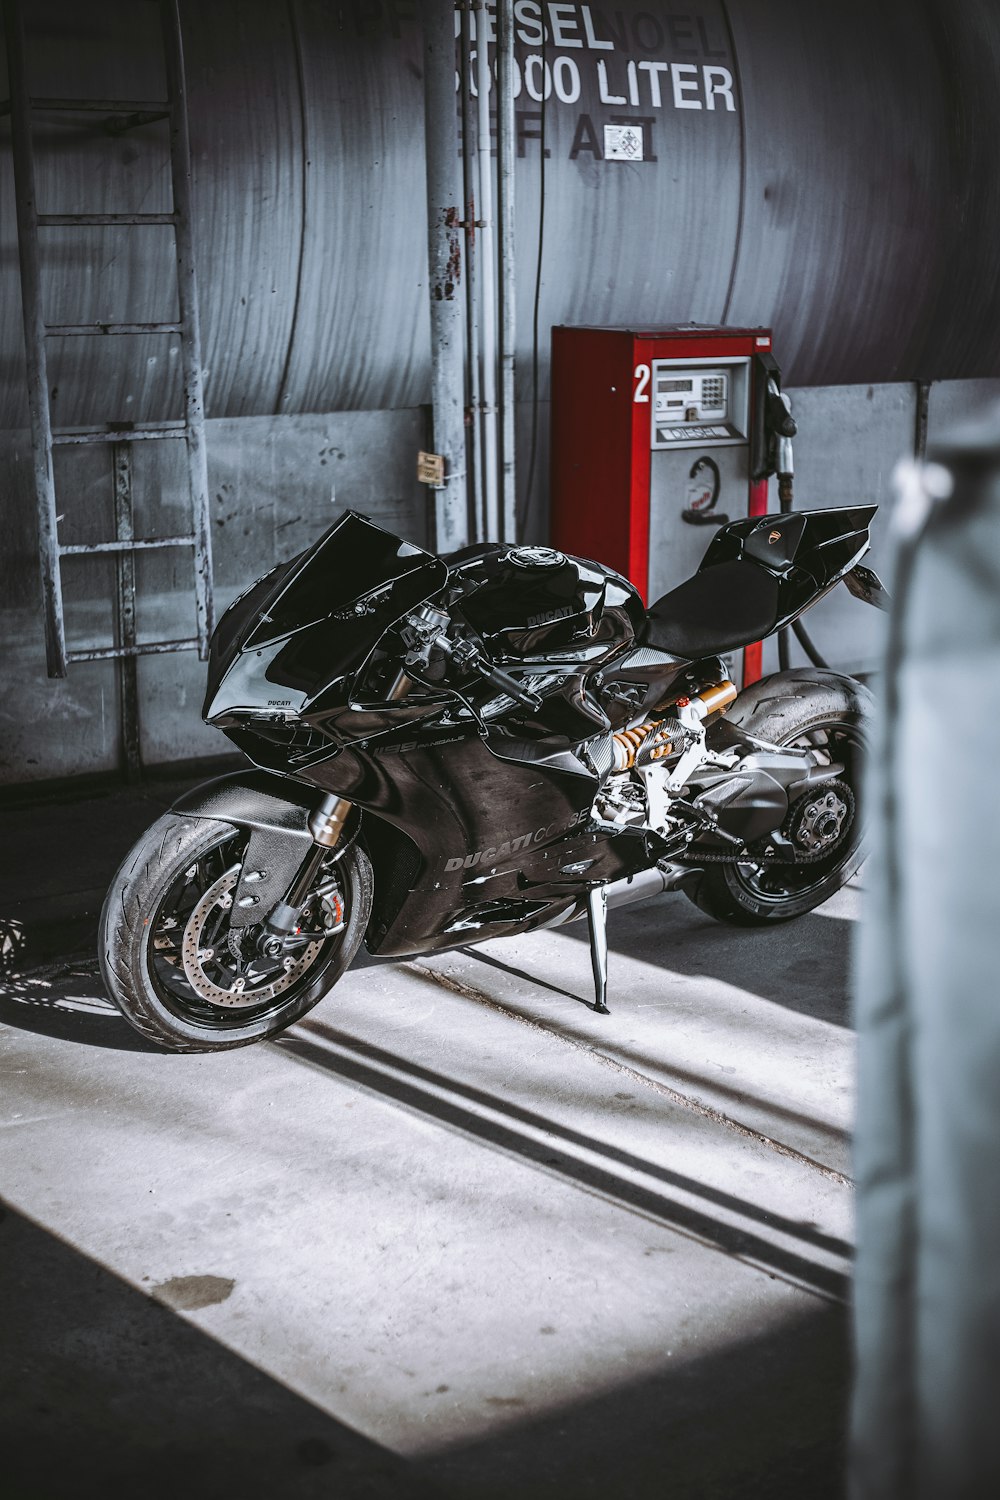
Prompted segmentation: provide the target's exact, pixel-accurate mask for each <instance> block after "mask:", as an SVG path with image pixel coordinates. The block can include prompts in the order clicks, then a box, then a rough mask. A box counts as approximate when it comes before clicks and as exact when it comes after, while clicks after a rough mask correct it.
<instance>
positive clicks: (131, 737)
mask: <svg viewBox="0 0 1000 1500" xmlns="http://www.w3.org/2000/svg"><path fill="white" fill-rule="evenodd" d="M111 462H112V468H113V470H114V480H115V539H116V541H119V542H131V541H134V540H135V518H134V511H133V505H132V445H131V444H130V443H112V445H111ZM115 572H116V574H117V584H118V599H117V611H116V613H117V621H116V623H117V626H118V645H119V646H121V647H124V648H125V651H126V655H124V656H121V657H119V658H118V685H119V690H120V693H121V723H122V748H123V750H124V753H125V775H126V778H127V779H128V781H130V782H136V781H138V780H139V779H140V777H141V775H142V753H141V741H140V731H139V663H138V661H137V660H136V658H135V656H134V655H130V654H128V653H129V652H132V651H134V648H135V645H136V628H135V553H134V552H116V553H115Z"/></svg>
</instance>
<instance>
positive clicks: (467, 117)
mask: <svg viewBox="0 0 1000 1500" xmlns="http://www.w3.org/2000/svg"><path fill="white" fill-rule="evenodd" d="M456 14H457V15H458V16H459V18H460V25H461V28H462V77H461V85H462V177H463V185H464V189H465V293H466V319H467V335H468V337H467V343H466V349H467V360H466V364H467V367H468V396H469V402H468V410H467V419H466V430H467V432H468V434H469V439H470V461H471V469H472V485H471V490H472V540H473V541H476V542H482V541H485V540H486V512H485V509H484V502H483V451H482V425H481V413H480V399H481V398H480V390H479V275H478V269H477V266H476V212H477V206H478V203H479V192H478V188H477V186H476V167H477V156H476V147H475V140H476V107H475V102H474V100H473V95H472V13H471V11H462V10H460V11H457V12H456Z"/></svg>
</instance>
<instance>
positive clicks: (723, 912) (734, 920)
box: [685, 668, 874, 927]
mask: <svg viewBox="0 0 1000 1500" xmlns="http://www.w3.org/2000/svg"><path fill="white" fill-rule="evenodd" d="M873 702H874V700H873V699H872V695H871V693H870V692H869V691H868V689H867V688H866V687H864V686H863V684H861V683H860V682H854V681H852V680H850V679H847V678H843V677H840V676H838V675H837V674H836V673H833V672H823V671H818V670H811V669H808V668H801V669H799V670H792V671H790V672H781V673H778V674H776V675H775V676H774V677H771V678H766V679H764V681H762V682H760V683H757V684H755V685H754V686H753V687H751V688H749V689H748V690H747V692H746V694H741V695H740V698H739V699H738V700H737V703H736V705H735V708H734V710H733V713H732V714H731V715H730V719H731V722H733V723H735V724H737V725H738V726H739V727H740V728H741V729H745V730H746V731H747V733H748V734H752V735H754V736H756V738H758V739H761V740H766V741H767V742H769V743H770V744H773V745H781V746H785V747H791V746H796V747H802V748H805V747H808V748H811V749H815V750H818V751H819V752H820V755H821V758H822V757H823V756H826V757H828V758H829V759H830V760H831V761H836V762H841V763H843V764H844V766H845V770H844V772H843V774H842V776H841V777H840V778H838V780H840V781H843V782H845V783H846V785H847V787H848V789H849V792H850V796H851V800H852V803H853V805H852V806H850V809H849V812H850V821H849V826H848V827H847V828H846V829H845V830H844V833H843V836H842V837H841V838H839V839H838V841H837V843H836V844H835V846H832V847H831V850H830V853H829V855H827V856H826V857H825V858H821V859H819V860H817V861H816V862H815V863H810V864H784V863H781V862H780V861H774V862H770V861H764V860H749V859H748V860H744V861H732V862H729V863H726V864H721V863H720V864H711V865H707V866H706V868H705V871H704V873H703V874H702V876H701V879H700V880H699V881H698V882H697V883H696V884H692V885H691V886H688V887H685V892H686V894H687V896H688V898H689V899H690V900H691V901H693V902H694V904H695V905H696V906H697V907H699V908H700V909H701V910H702V911H703V912H705V913H706V914H707V915H708V916H710V917H714V918H715V919H716V921H718V922H726V923H728V924H730V925H733V926H739V927H758V926H767V925H769V924H771V923H774V922H787V921H790V920H791V919H792V918H793V917H799V916H802V915H803V914H804V913H805V912H807V911H812V910H813V909H814V908H815V907H817V906H821V905H822V904H823V902H824V901H827V900H829V898H830V897H831V896H832V895H833V894H834V892H835V891H838V890H840V888H841V886H843V885H846V884H847V882H848V880H850V879H851V877H852V876H853V875H854V874H856V873H857V871H858V869H859V867H860V866H861V864H862V862H863V860H864V857H865V850H864V839H863V819H862V815H861V791H862V787H861V774H862V761H863V757H864V753H865V749H866V747H867V744H868V740H869V737H870V728H871V715H872V709H873Z"/></svg>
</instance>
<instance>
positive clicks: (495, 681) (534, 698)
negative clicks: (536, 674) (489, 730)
mask: <svg viewBox="0 0 1000 1500" xmlns="http://www.w3.org/2000/svg"><path fill="white" fill-rule="evenodd" d="M479 670H480V671H481V672H482V674H483V676H484V677H485V678H486V681H487V682H488V683H489V684H490V686H491V687H495V688H497V689H498V690H499V691H500V692H501V693H506V694H507V696H508V698H513V699H514V702H515V703H520V704H521V705H522V707H524V708H541V706H542V700H541V698H539V696H538V694H537V693H532V692H529V690H528V689H527V688H525V687H522V686H521V684H520V683H519V682H517V681H515V679H514V678H513V677H511V676H509V675H508V674H507V673H506V672H505V671H504V670H503V668H502V667H495V666H493V664H492V663H491V662H482V663H481V664H480V667H479Z"/></svg>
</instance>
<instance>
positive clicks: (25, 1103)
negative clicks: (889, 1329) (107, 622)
mask: <svg viewBox="0 0 1000 1500" xmlns="http://www.w3.org/2000/svg"><path fill="white" fill-rule="evenodd" d="M166 800H168V793H167V791H166V790H165V789H163V788H160V789H153V790H152V791H151V792H150V793H148V794H146V795H143V796H121V797H118V798H111V799H93V800H92V801H91V802H90V803H88V804H83V803H76V804H73V805H72V806H70V805H67V804H63V805H62V807H61V808H56V809H55V810H54V811H53V809H51V808H46V807H36V808H34V809H27V810H25V811H24V812H20V813H13V812H10V811H8V812H7V813H5V814H0V817H2V818H3V820H4V827H5V831H6V832H7V834H8V840H7V848H8V859H7V861H6V863H5V873H4V875H3V877H2V879H0V916H3V915H5V914H13V915H15V916H18V917H19V918H20V919H21V920H22V921H23V922H25V924H26V926H27V929H28V936H29V948H28V949H27V950H26V952H25V954H24V955H23V957H22V964H21V969H22V972H21V973H20V974H19V975H17V976H15V977H12V978H9V979H8V980H7V982H6V984H5V986H4V988H3V994H2V998H0V1059H2V1069H3V1077H4V1080H5V1082H4V1089H3V1096H2V1100H0V1127H2V1128H0V1153H2V1161H0V1174H2V1175H0V1191H2V1195H3V1198H4V1201H5V1203H6V1213H5V1216H4V1218H3V1220H2V1222H0V1330H2V1332H0V1339H2V1341H3V1345H4V1356H3V1359H2V1362H0V1412H2V1413H3V1414H4V1415H3V1417H2V1418H0V1422H2V1423H3V1428H4V1430H3V1433H2V1437H0V1442H2V1451H3V1454H4V1472H5V1483H6V1485H8V1486H10V1485H12V1486H13V1488H12V1489H11V1488H5V1489H4V1494H5V1497H6V1496H7V1495H10V1496H12V1497H17V1500H28V1497H31V1500H50V1497H51V1500H55V1497H60V1496H63V1495H65V1496H70V1495H73V1496H80V1495H81V1494H88V1493H91V1492H93V1493H97V1492H98V1491H101V1490H106V1489H107V1487H108V1486H109V1485H120V1486H127V1487H128V1489H129V1491H130V1492H131V1493H134V1494H137V1495H141V1496H143V1497H145V1496H153V1497H159V1496H161V1495H162V1496H164V1497H165V1496H167V1495H170V1496H171V1497H173V1496H176V1495H177V1494H178V1492H179V1491H180V1490H181V1489H183V1491H184V1492H185V1493H186V1494H187V1495H191V1496H196V1497H201V1496H205V1497H208V1496H211V1497H220V1500H223V1497H228V1496H234V1495H239V1496H243V1495H266V1496H276V1497H284V1496H289V1497H298V1496H314V1495H315V1496H336V1497H338V1500H340V1497H354V1496H359V1497H360V1496H383V1495H385V1496H390V1495H391V1496H400V1497H408V1496H411V1495H412V1496H424V1495H427V1496H431V1495H441V1496H449V1497H460V1500H465V1497H468V1500H480V1497H482V1500H501V1497H504V1500H506V1497H514V1496H517V1497H522V1496H523V1497H535V1496H538V1497H543V1496H544V1497H563V1496H566V1497H569V1496H574V1497H576V1496H579V1497H590V1496H593V1497H598V1496H600V1497H601V1500H606V1497H608V1496H611V1497H624V1500H631V1497H635V1500H646V1497H650V1500H652V1497H657V1500H662V1497H667V1500H674V1497H677V1500H688V1497H691V1500H695V1497H705V1500H723V1497H733V1500H736V1497H739V1500H742V1497H746V1500H754V1497H760V1500H764V1497H767V1500H785V1497H787V1500H793V1497H794V1500H802V1497H806V1496H808V1497H810V1500H813V1497H816V1500H821V1497H827V1496H829V1497H833V1496H837V1495H839V1494H841V1493H842V1488H843V1479H842V1475H843V1453H842V1448H843V1444H842V1431H843V1424H844V1411H845V1403H846V1390H847V1381H848V1371H847V1367H848V1355H847V1348H846V1309H845V1299H846V1296H847V1290H848V1272H849V1255H850V1249H849V1243H850V1239H851V1191H850V1186H849V1183H848V1180H847V1175H846V1174H847V1170H848V1154H847V1153H848V1130H849V1124H850V1118H851V1097H852V1081H853V1080H852V1071H853V1041H852V1035H851V1032H850V1030H849V1025H848V1013H847V1000H846V970H847V964H848V945H849V936H850V930H851V926H852V923H853V921H854V919H855V917H856V915H857V908H858V904H859V900H860V896H859V892H858V891H857V890H856V889H852V890H850V891H848V892H844V893H842V894H841V895H840V896H839V897H837V898H835V900H834V901H833V902H831V903H829V904H828V906H827V907H826V908H824V910H823V911H822V912H821V913H817V914H813V915H811V916H807V917H805V918H802V919H800V920H799V921H798V922H796V923H793V924H790V925H788V926H786V927H783V928H780V929H777V930H775V931H772V932H767V933H754V932H741V931H738V930H735V929H726V928H722V927H719V926H716V925H715V924H713V923H711V922H710V921H709V920H708V919H707V918H705V917H703V916H702V915H701V914H700V913H699V912H698V911H696V909H695V908H694V907H693V906H691V905H690V903H689V902H687V901H686V900H685V899H684V898H683V897H681V896H671V897H664V898H660V899H659V900H658V901H656V902H651V903H648V904H646V905H644V906H637V907H633V908H631V909H628V910H624V911H620V912H616V913H612V917H611V929H610V935H611V944H612V992H611V1005H612V1011H613V1014H612V1015H611V1016H610V1017H599V1016H596V1015H594V1014H593V1012H592V1011H591V1010H590V1009H589V998H590V966H589V958H588V952H587V946H586V941H585V939H586V933H585V930H584V929H583V928H579V927H570V928H566V929H563V930H561V931H559V932H557V933H551V934H538V935H535V936H532V937H530V938H524V939H510V940H503V941H498V942H493V943H489V944H487V945H485V946H484V947H481V948H478V949H474V950H473V949H469V950H467V951H463V952H457V953H452V954H447V955H443V956H441V957H439V958H436V959H433V960H429V961H428V960H421V961H419V962H415V963H408V964H384V963H372V962H370V961H369V962H363V963H360V964H358V965H356V966H355V968H354V969H353V970H352V971H351V973H350V974H349V975H348V976H347V977H346V978H345V979H344V980H343V981H342V982H341V984H340V985H338V986H337V987H336V988H335V990H334V991H333V992H332V993H331V994H330V995H329V996H328V997H327V998H326V999H325V1000H324V1001H323V1002H322V1003H321V1004H320V1005H319V1006H318V1007H317V1008H316V1009H315V1010H314V1011H313V1012H312V1013H311V1015H310V1016H309V1017H307V1018H306V1019H305V1020H304V1021H303V1022H302V1023H300V1024H299V1025H298V1026H296V1027H294V1028H292V1029H291V1030H290V1031H289V1032H287V1033H286V1034H285V1035H284V1036H283V1037H282V1038H280V1039H278V1040H276V1041H274V1042H272V1043H267V1044H262V1045H257V1046H255V1047H251V1048H247V1049H243V1050H241V1051H238V1052H235V1053H231V1054H222V1055H216V1056H211V1055H209V1056H197V1057H175V1056H170V1055H165V1054H161V1053H157V1052H154V1051H153V1050H152V1049H150V1048H148V1047H147V1046H146V1045H145V1044H144V1043H143V1042H142V1041H141V1040H140V1039H139V1038H138V1037H137V1036H136V1035H135V1034H134V1033H132V1032H131V1030H130V1029H129V1028H128V1027H127V1026H126V1024H125V1022H124V1021H123V1020H121V1019H120V1017H119V1016H118V1014H117V1012H116V1011H114V1010H113V1009H112V1008H111V1007H110V1006H109V1004H108V1002H107V1001H106V1000H105V999H104V997H103V995H102V993H101V988H100V982H99V979H98V978H97V971H96V966H95V964H94V962H93V960H92V959H91V958H90V956H89V954H88V953H87V952H86V949H85V948H84V949H82V950H81V951H80V952H79V953H78V954H77V955H76V956H74V955H73V954H72V953H68V952H63V953H62V954H60V953H59V952H58V951H57V949H58V946H59V940H58V933H59V931H60V930H61V931H63V932H65V933H67V934H70V935H71V937H72V940H73V943H75V944H77V946H78V947H79V944H80V942H81V941H82V939H83V938H84V937H85V936H86V931H87V927H88V923H92V921H93V914H94V910H95V909H96V904H99V902H96V895H97V894H99V891H100V888H101V887H102V886H103V883H104V881H105V879H106V878H107V877H108V876H110V873H111V868H113V865H114V863H116V859H117V855H118V854H120V853H121V852H122V851H123V849H124V848H125V847H126V846H127V844H128V843H129V842H130V841H131V839H132V838H133V837H134V836H135V834H136V833H137V832H138V830H139V828H141V827H142V826H143V825H144V824H145V823H146V822H148V821H149V820H150V819H151V818H152V817H153V816H155V815H156V813H157V812H158V810H159V806H160V805H161V804H162V803H163V802H164V801H166ZM46 826H48V829H49V833H50V834H51V835H52V836H56V834H57V832H58V831H59V830H61V836H62V837H65V834H66V829H67V828H69V830H70V831H71V834H72V835H73V836H75V837H76V838H77V839H80V838H82V837H83V835H84V834H85V833H86V830H87V829H88V828H89V829H90V830H91V835H90V838H89V840H87V841H86V842H85V843H84V844H83V845H82V848H83V850H84V852H83V853H82V854H81V858H80V859H79V861H77V862H76V863H75V864H73V863H72V862H63V863H61V864H60V866H59V869H58V871H57V872H52V871H49V872H48V873H47V874H46V876H45V877H44V878H45V880H46V881H47V882H48V886H49V888H50V889H49V892H48V894H49V895H50V896H51V897H52V899H51V900H50V901H48V902H46V900H45V899H44V898H45V895H46V891H44V890H41V889H39V888H37V887H36V889H35V891H34V892H33V893H32V894H31V895H27V896H26V895H25V892H24V883H23V879H22V880H21V883H20V884H18V878H19V877H17V876H15V874H14V872H15V871H16V870H22V871H23V869H24V867H25V866H24V863H23V861H24V860H25V859H27V858H28V843H29V841H30V842H31V843H32V844H34V845H35V846H37V844H38V840H39V831H40V829H42V830H43V831H44V829H45V827H46ZM48 847H50V848H51V847H52V846H51V844H50V845H48ZM112 851H115V858H111V854H112ZM109 858H110V867H109V868H108V869H107V870H106V871H105V870H104V864H105V863H107V861H108V859H109ZM19 859H20V860H21V861H22V862H21V863H20V864H18V860H19ZM60 884H61V886H62V887H63V888H64V889H62V891H61V892H60V891H57V890H55V886H57V885H60ZM68 887H73V889H72V890H70V889H68ZM32 903H34V905H32ZM95 903H96V904H95ZM53 906H54V907H55V908H56V912H57V915H56V918H54V919H53V921H52V922H50V923H49V925H48V926H46V925H45V922H44V921H43V916H44V913H45V911H46V910H47V909H49V910H50V909H51V908H52V907H53ZM73 912H75V913H76V915H75V916H73V914H72V913H73ZM74 923H75V924H76V925H75V926H74ZM67 946H69V939H68V938H67V940H66V942H65V943H64V947H67Z"/></svg>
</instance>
